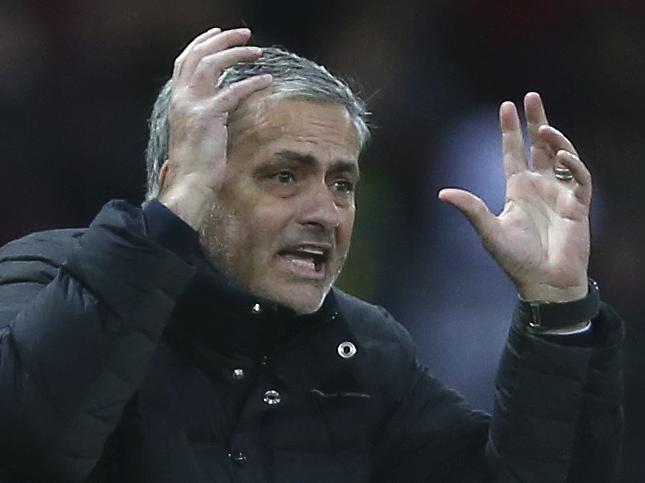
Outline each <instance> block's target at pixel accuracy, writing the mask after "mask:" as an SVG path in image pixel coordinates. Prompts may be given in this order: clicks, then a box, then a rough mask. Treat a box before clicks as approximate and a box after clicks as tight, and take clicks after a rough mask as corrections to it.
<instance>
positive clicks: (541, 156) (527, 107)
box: [524, 92, 555, 169]
mask: <svg viewBox="0 0 645 483" xmlns="http://www.w3.org/2000/svg"><path fill="white" fill-rule="evenodd" d="M524 113H525V114H526V124H527V127H528V131H529V137H530V139H531V160H532V164H533V167H534V168H535V169H546V168H550V167H551V159H552V158H553V156H554V155H555V151H554V150H553V149H552V148H551V146H550V145H549V144H548V143H546V142H545V141H544V140H543V139H542V138H541V137H540V135H539V133H538V130H539V128H540V126H542V125H545V124H547V125H548V123H549V121H548V120H547V117H546V112H544V104H543V103H542V99H541V98H540V94H538V93H537V92H529V93H527V94H526V96H524Z"/></svg>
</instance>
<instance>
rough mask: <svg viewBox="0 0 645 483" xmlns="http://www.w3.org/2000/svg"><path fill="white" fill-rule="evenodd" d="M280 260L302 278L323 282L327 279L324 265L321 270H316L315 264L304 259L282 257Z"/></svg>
mask: <svg viewBox="0 0 645 483" xmlns="http://www.w3.org/2000/svg"><path fill="white" fill-rule="evenodd" d="M280 259H281V260H283V261H285V262H286V266H287V268H288V270H289V271H290V272H292V273H294V274H297V275H298V276H299V277H301V278H306V279H309V280H323V279H324V278H325V266H324V264H323V265H322V266H321V267H320V270H316V268H315V266H314V264H312V263H310V262H309V261H306V260H303V259H302V258H298V257H292V256H289V255H280Z"/></svg>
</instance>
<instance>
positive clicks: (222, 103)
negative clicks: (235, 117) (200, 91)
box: [213, 74, 273, 113]
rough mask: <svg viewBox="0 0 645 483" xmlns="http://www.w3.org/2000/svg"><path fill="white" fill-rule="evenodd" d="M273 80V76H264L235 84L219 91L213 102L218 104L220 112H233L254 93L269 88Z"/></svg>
mask: <svg viewBox="0 0 645 483" xmlns="http://www.w3.org/2000/svg"><path fill="white" fill-rule="evenodd" d="M272 80H273V77H272V76H271V74H264V75H257V76H253V77H249V78H248V79H244V80H241V81H239V82H235V83H233V84H231V85H230V86H228V87H226V88H225V89H222V90H221V91H219V92H218V93H217V94H216V95H215V97H214V98H213V102H214V103H216V105H217V110H218V111H219V112H226V113H228V112H231V111H233V110H234V109H236V108H237V106H238V105H239V104H240V102H242V101H243V100H244V99H246V98H247V97H249V96H250V95H251V94H253V93H254V92H257V91H261V90H262V89H265V88H267V87H269V85H271V81H272Z"/></svg>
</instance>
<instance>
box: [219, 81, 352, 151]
mask: <svg viewBox="0 0 645 483" xmlns="http://www.w3.org/2000/svg"><path fill="white" fill-rule="evenodd" d="M230 129H231V136H230V141H231V146H230V147H231V150H236V151H240V150H244V151H249V150H253V151H255V152H259V151H264V150H268V151H271V150H275V149H294V150H297V151H302V152H308V153H310V154H314V155H315V156H316V157H319V158H322V159H325V158H330V159H332V158H342V159H352V160H355V161H358V155H359V153H360V146H359V141H358V133H357V130H356V126H355V125H354V122H353V120H352V118H351V116H350V114H349V112H348V111H347V109H346V108H345V106H343V105H340V104H334V103H331V102H319V101H314V100H309V99H303V98H280V97H276V96H272V95H271V94H270V93H267V94H264V93H256V94H254V95H253V96H251V97H250V98H249V99H248V100H247V101H246V102H245V103H244V105H243V106H241V108H240V109H238V111H237V112H236V113H235V116H234V117H233V118H232V119H231V123H230Z"/></svg>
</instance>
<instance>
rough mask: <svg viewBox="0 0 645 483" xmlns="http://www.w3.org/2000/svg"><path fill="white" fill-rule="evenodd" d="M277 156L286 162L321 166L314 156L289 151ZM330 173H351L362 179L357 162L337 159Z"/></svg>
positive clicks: (279, 152)
mask: <svg viewBox="0 0 645 483" xmlns="http://www.w3.org/2000/svg"><path fill="white" fill-rule="evenodd" d="M275 156H276V157H278V158H281V159H283V160H285V161H297V162H298V163H302V164H305V165H307V166H311V167H315V166H317V165H319V164H320V161H319V160H318V158H316V157H315V156H314V155H312V154H309V153H301V152H298V151H291V150H288V149H285V150H282V151H278V152H277V153H275ZM330 171H342V172H349V173H351V174H353V175H354V176H356V178H357V179H358V178H359V177H360V171H359V169H358V163H357V162H356V161H350V160H348V159H337V160H335V161H333V162H332V164H331V168H330Z"/></svg>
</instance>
